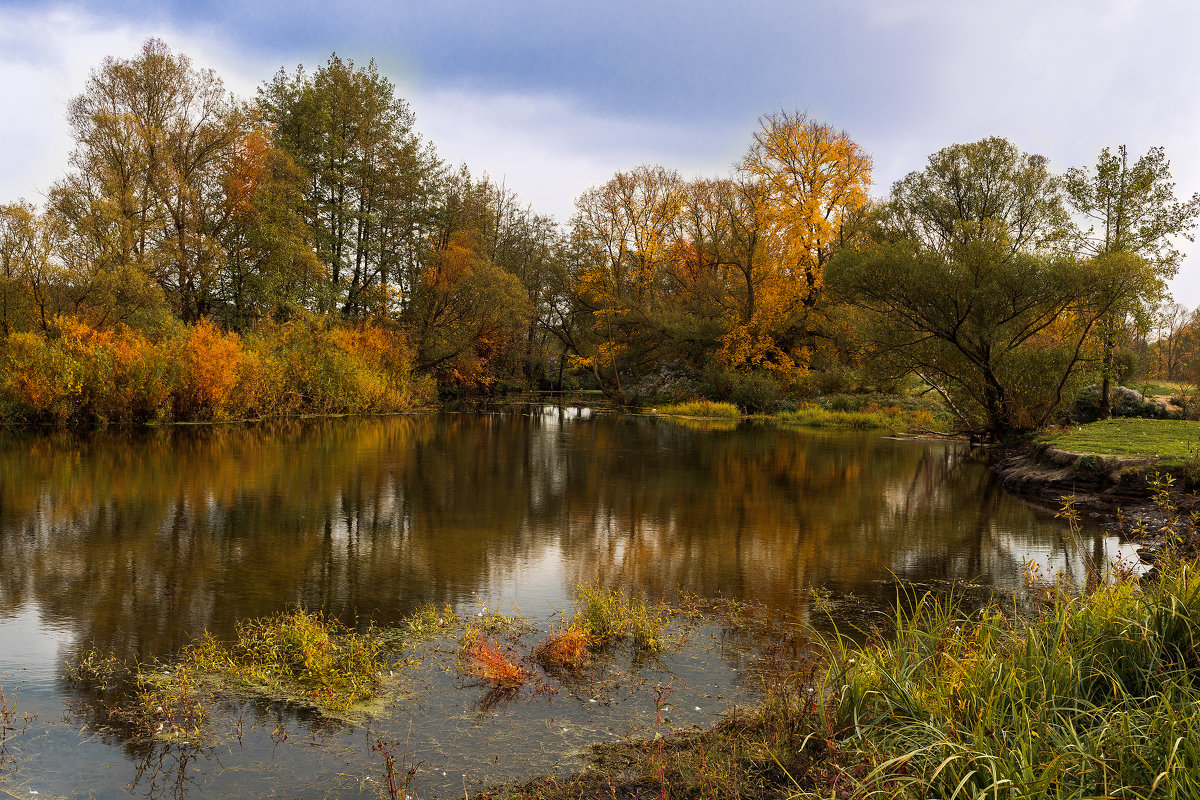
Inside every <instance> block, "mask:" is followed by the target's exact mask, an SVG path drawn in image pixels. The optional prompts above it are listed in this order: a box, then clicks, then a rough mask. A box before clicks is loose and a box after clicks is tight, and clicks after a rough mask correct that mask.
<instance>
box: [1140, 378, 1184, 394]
mask: <svg viewBox="0 0 1200 800" xmlns="http://www.w3.org/2000/svg"><path fill="white" fill-rule="evenodd" d="M1129 388H1130V389H1137V390H1138V391H1139V392H1141V393H1142V394H1143V395H1145V396H1146V397H1178V396H1181V395H1184V394H1190V393H1191V392H1193V391H1195V385H1194V384H1190V383H1185V382H1183V381H1168V380H1162V379H1159V380H1148V381H1146V382H1144V383H1138V382H1136V381H1135V382H1131V383H1130V386H1129Z"/></svg>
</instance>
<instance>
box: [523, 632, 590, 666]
mask: <svg viewBox="0 0 1200 800" xmlns="http://www.w3.org/2000/svg"><path fill="white" fill-rule="evenodd" d="M594 645H595V642H594V641H593V640H592V637H591V636H590V635H589V634H588V632H587V631H584V630H580V629H579V628H571V627H566V628H551V630H550V634H549V635H548V636H546V638H545V639H543V640H542V641H541V642H540V643H539V644H538V646H537V648H536V649H535V650H534V651H533V657H534V659H535V660H536V661H537V663H538V664H540V665H541V666H542V668H543V669H545V670H547V671H549V672H551V673H555V674H561V673H567V674H578V673H580V672H582V671H583V670H584V669H585V668H586V667H587V665H588V662H589V661H591V659H592V648H593V647H594Z"/></svg>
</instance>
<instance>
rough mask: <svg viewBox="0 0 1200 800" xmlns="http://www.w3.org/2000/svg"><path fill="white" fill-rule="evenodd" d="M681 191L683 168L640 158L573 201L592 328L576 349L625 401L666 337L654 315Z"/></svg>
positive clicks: (580, 297) (583, 294) (579, 281)
mask: <svg viewBox="0 0 1200 800" xmlns="http://www.w3.org/2000/svg"><path fill="white" fill-rule="evenodd" d="M683 197H684V185H683V181H682V180H681V179H680V177H679V175H678V173H676V172H674V171H673V170H668V169H665V168H663V167H659V166H641V167H638V168H636V169H634V170H632V171H630V172H618V173H617V174H616V175H614V176H613V177H612V178H611V179H610V180H609V181H608V182H606V183H605V184H603V185H602V186H599V187H594V188H592V189H590V190H588V191H586V192H584V193H583V194H581V195H580V196H579V197H578V198H577V199H576V201H575V217H574V220H573V228H574V235H575V237H576V239H577V240H578V242H579V247H580V252H581V254H582V256H583V258H584V261H583V262H582V263H581V264H580V265H579V266H578V267H577V269H576V271H575V275H574V278H575V297H576V301H577V302H578V303H579V304H580V306H581V307H582V308H583V309H585V310H586V312H587V314H588V317H589V320H588V327H589V330H590V336H589V337H588V338H587V340H586V341H587V343H586V344H583V342H577V346H578V347H579V349H578V351H577V352H576V354H575V355H576V358H577V363H578V364H579V365H580V366H582V367H584V368H586V369H588V370H590V371H591V373H592V375H593V376H594V377H595V379H596V380H597V382H598V383H599V384H600V385H601V386H602V387H604V388H605V390H606V391H607V392H608V393H609V394H610V395H611V396H613V397H614V398H616V399H618V400H621V401H623V400H624V396H625V392H626V390H627V389H628V385H629V381H630V378H631V376H632V375H633V374H636V373H637V372H638V371H640V370H642V369H644V368H645V367H646V365H647V364H648V363H650V362H651V361H652V360H653V359H654V358H655V357H656V355H658V354H657V351H658V350H659V349H660V347H661V344H662V337H661V335H660V333H661V331H660V330H659V326H658V325H657V324H656V323H655V320H656V319H657V318H658V314H659V312H660V311H661V310H662V297H663V293H662V291H661V289H662V284H663V280H664V278H665V276H666V274H667V272H666V270H667V265H668V262H669V259H670V258H671V256H672V255H673V254H674V253H675V250H674V248H673V244H674V242H675V241H676V239H677V237H678V233H679V231H678V225H679V221H680V209H681V204H682V202H683Z"/></svg>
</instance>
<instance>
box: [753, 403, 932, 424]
mask: <svg viewBox="0 0 1200 800" xmlns="http://www.w3.org/2000/svg"><path fill="white" fill-rule="evenodd" d="M771 419H772V420H773V421H775V422H778V423H782V424H785V425H799V426H802V427H806V428H840V429H846V430H859V431H876V430H877V431H907V430H913V429H929V428H932V427H933V425H934V417H933V415H932V414H931V413H930V412H929V411H927V410H925V409H917V410H914V411H906V410H904V409H902V408H900V407H899V406H880V405H877V404H875V403H871V404H869V405H867V406H866V407H865V408H862V409H860V410H840V409H830V408H823V407H821V406H819V405H803V406H801V407H800V408H797V409H795V410H792V411H780V412H778V413H776V414H773V415H771Z"/></svg>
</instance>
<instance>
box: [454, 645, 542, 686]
mask: <svg viewBox="0 0 1200 800" xmlns="http://www.w3.org/2000/svg"><path fill="white" fill-rule="evenodd" d="M461 657H462V661H463V662H464V671H465V672H466V673H467V674H469V675H473V676H475V677H476V678H479V679H480V680H481V681H484V682H486V683H488V684H491V685H492V687H494V688H496V689H502V690H513V689H518V688H520V687H521V685H522V684H524V683H525V681H526V680H528V679H529V671H528V670H527V669H525V668H524V667H523V666H521V664H520V662H519V661H518V660H517V658H516V656H515V655H514V654H512V653H511V652H508V649H507V648H505V647H502V646H501V645H500V643H499V642H498V641H496V640H495V639H492V638H489V637H488V636H486V635H484V633H483V632H482V631H478V630H473V631H469V632H468V633H467V637H466V642H465V644H464V645H463V652H462V656H461Z"/></svg>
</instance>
